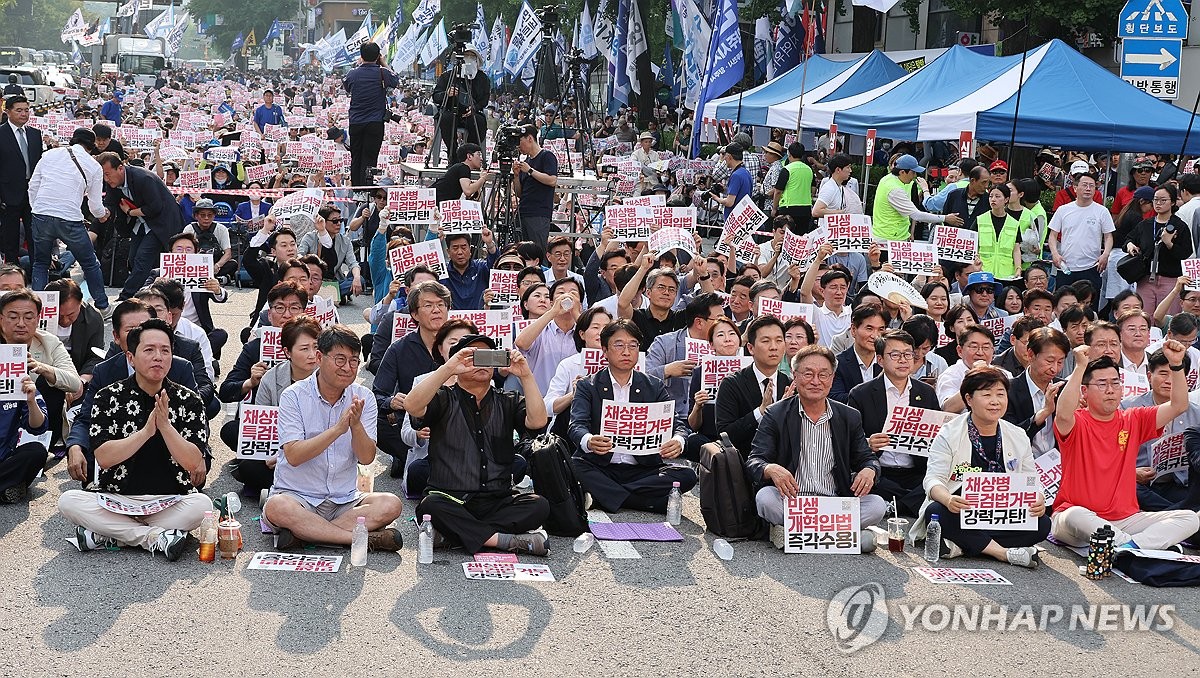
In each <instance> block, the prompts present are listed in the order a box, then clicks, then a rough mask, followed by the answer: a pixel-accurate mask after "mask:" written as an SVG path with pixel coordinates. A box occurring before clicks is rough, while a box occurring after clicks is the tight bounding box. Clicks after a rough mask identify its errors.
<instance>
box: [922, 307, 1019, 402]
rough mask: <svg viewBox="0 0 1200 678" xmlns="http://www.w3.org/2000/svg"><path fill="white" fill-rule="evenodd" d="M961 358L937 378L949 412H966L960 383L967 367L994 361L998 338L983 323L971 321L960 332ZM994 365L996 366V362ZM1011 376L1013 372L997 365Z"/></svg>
mask: <svg viewBox="0 0 1200 678" xmlns="http://www.w3.org/2000/svg"><path fill="white" fill-rule="evenodd" d="M957 343H958V362H956V363H954V364H953V365H951V366H950V367H948V368H946V371H945V372H942V376H940V377H938V381H937V397H938V403H940V404H941V406H942V409H943V410H945V411H946V412H962V411H963V409H965V405H964V404H963V399H962V396H961V395H959V393H958V387H959V386H961V385H962V380H963V377H965V376H967V370H970V369H971V368H972V367H975V366H977V365H981V364H982V365H991V364H992V358H993V357H994V354H995V352H996V338H995V337H994V336H992V331H991V330H989V329H988V328H986V327H984V326H983V325H967V326H966V327H965V328H964V329H963V330H962V331H961V332H959V333H958V341H957ZM993 367H994V366H993ZM996 369H998V370H1000V371H1001V372H1003V373H1004V376H1005V377H1006V378H1008V379H1012V374H1010V373H1009V371H1008V370H1006V369H1004V368H1001V367H997V368H996Z"/></svg>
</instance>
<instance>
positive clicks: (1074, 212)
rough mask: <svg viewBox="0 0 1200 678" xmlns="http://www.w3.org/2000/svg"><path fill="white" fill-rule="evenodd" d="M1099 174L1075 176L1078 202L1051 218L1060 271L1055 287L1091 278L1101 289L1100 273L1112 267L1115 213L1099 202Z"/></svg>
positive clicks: (1053, 255)
mask: <svg viewBox="0 0 1200 678" xmlns="http://www.w3.org/2000/svg"><path fill="white" fill-rule="evenodd" d="M1095 195H1096V175H1094V174H1090V173H1089V174H1080V175H1079V176H1078V177H1077V178H1076V179H1075V202H1072V203H1067V204H1066V205H1063V206H1062V207H1060V208H1058V210H1057V211H1056V212H1055V213H1054V216H1053V217H1051V219H1050V239H1049V243H1050V256H1051V258H1053V259H1054V266H1055V267H1056V268H1057V269H1058V274H1057V275H1056V276H1055V277H1054V282H1055V285H1054V286H1055V288H1056V289H1057V288H1060V287H1065V286H1067V285H1070V284H1071V283H1073V282H1075V281H1076V280H1087V281H1089V282H1091V283H1092V286H1093V287H1094V288H1096V289H1100V274H1101V273H1103V272H1104V269H1105V268H1107V267H1108V257H1109V254H1110V253H1111V252H1112V246H1113V231H1115V230H1116V226H1114V225H1113V219H1112V215H1111V214H1109V212H1108V210H1106V209H1104V205H1103V203H1096V202H1093V201H1092V198H1093V197H1095Z"/></svg>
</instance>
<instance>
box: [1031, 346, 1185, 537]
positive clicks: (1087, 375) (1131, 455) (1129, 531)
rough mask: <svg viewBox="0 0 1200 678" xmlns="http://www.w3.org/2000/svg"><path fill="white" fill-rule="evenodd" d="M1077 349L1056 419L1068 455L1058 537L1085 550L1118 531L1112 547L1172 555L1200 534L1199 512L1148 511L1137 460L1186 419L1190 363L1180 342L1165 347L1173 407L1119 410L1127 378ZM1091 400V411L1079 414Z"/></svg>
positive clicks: (1054, 528)
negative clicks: (1096, 536)
mask: <svg viewBox="0 0 1200 678" xmlns="http://www.w3.org/2000/svg"><path fill="white" fill-rule="evenodd" d="M1089 350H1090V348H1089V347H1088V346H1077V347H1076V348H1075V349H1074V353H1075V370H1074V371H1073V372H1071V378H1070V379H1069V380H1068V381H1067V385H1066V386H1064V387H1063V389H1062V395H1061V396H1059V400H1058V406H1057V407H1056V408H1055V413H1054V437H1055V439H1056V440H1057V441H1058V449H1059V453H1060V454H1061V455H1062V482H1061V483H1060V484H1059V486H1058V495H1057V496H1056V497H1055V499H1054V516H1053V518H1052V519H1051V528H1050V530H1051V534H1053V535H1054V537H1055V539H1057V540H1059V541H1060V542H1062V543H1064V544H1067V545H1069V546H1086V545H1087V543H1088V539H1089V538H1090V537H1091V535H1092V533H1094V532H1095V531H1096V530H1097V529H1099V528H1100V527H1102V526H1104V525H1111V526H1112V527H1113V529H1114V530H1116V535H1115V538H1114V540H1113V543H1114V544H1115V545H1117V546H1129V547H1133V548H1143V549H1153V550H1156V549H1166V548H1170V547H1171V546H1174V545H1175V544H1178V543H1179V542H1180V541H1182V540H1184V539H1187V538H1188V537H1189V536H1191V535H1192V534H1195V532H1196V531H1197V530H1198V529H1200V517H1197V514H1196V512H1195V511H1188V510H1176V511H1153V512H1151V511H1142V510H1140V507H1139V506H1138V498H1137V455H1138V448H1140V447H1141V445H1142V443H1144V442H1146V441H1148V440H1152V439H1154V438H1157V437H1159V435H1161V434H1162V432H1163V428H1164V427H1166V426H1167V425H1168V424H1170V423H1171V421H1172V420H1174V419H1175V418H1176V417H1178V416H1180V415H1182V414H1183V413H1185V412H1187V409H1188V394H1187V378H1186V377H1185V376H1184V375H1185V364H1184V356H1185V355H1186V348H1185V347H1184V345H1183V344H1181V343H1179V342H1178V341H1175V340H1173V339H1172V340H1170V341H1167V342H1165V343H1164V344H1163V347H1162V352H1163V355H1164V356H1166V358H1167V366H1168V369H1169V370H1170V371H1171V388H1170V392H1171V399H1170V400H1169V401H1168V402H1165V403H1163V404H1161V405H1158V406H1156V407H1133V408H1130V409H1126V410H1121V409H1119V407H1120V404H1121V393H1122V388H1121V370H1120V367H1119V366H1118V365H1117V363H1116V362H1114V361H1113V360H1112V359H1111V358H1109V357H1107V356H1105V357H1102V358H1100V359H1098V360H1092V361H1090V362H1089V360H1088V358H1089ZM1081 397H1082V398H1086V401H1087V406H1086V407H1083V408H1082V409H1081V408H1080V400H1081Z"/></svg>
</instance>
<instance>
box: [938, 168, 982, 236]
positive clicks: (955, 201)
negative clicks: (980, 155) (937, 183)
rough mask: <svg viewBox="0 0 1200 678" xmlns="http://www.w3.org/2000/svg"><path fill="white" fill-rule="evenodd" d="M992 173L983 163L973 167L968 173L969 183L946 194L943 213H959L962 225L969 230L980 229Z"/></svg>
mask: <svg viewBox="0 0 1200 678" xmlns="http://www.w3.org/2000/svg"><path fill="white" fill-rule="evenodd" d="M991 182H992V175H991V173H990V172H988V169H987V168H986V167H984V166H983V165H978V166H976V167H972V168H971V171H970V172H968V173H967V185H966V186H965V187H963V188H956V189H954V190H952V191H950V193H949V194H948V195H947V196H946V206H945V208H944V209H943V210H942V214H957V215H958V216H959V217H960V218H961V219H962V220H963V225H962V227H963V228H965V229H967V230H969V231H977V230H979V228H978V225H977V223H976V222H977V220H978V219H979V216H980V215H982V214H985V213H987V211H988V210H990V209H991V207H990V206H989V205H988V197H987V193H988V188H990V187H991Z"/></svg>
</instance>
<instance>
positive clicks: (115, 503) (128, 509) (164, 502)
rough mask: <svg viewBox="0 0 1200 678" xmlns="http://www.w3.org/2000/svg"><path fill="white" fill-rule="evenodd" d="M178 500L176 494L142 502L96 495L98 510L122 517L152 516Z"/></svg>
mask: <svg viewBox="0 0 1200 678" xmlns="http://www.w3.org/2000/svg"><path fill="white" fill-rule="evenodd" d="M180 499H181V497H180V496H179V495H177V494H176V495H172V496H169V497H159V498H157V499H147V500H144V501H143V500H139V499H132V498H130V497H124V496H121V495H114V494H105V493H103V492H97V493H96V503H97V504H99V505H100V508H102V509H104V510H105V511H109V512H111V513H120V514H121V515H123V516H152V515H154V514H155V513H159V512H160V511H162V510H163V509H165V508H168V507H170V506H174V505H175V504H177V503H179V500H180Z"/></svg>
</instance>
